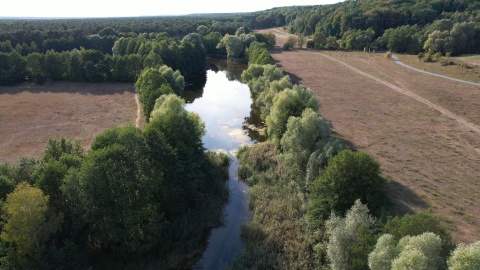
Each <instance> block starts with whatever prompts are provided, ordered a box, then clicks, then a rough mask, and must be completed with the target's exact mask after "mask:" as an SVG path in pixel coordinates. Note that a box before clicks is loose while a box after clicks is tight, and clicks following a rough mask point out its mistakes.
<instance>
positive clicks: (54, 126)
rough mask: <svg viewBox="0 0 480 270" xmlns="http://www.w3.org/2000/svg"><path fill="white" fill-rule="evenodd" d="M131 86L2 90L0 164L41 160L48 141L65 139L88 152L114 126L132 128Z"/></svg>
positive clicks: (50, 85)
mask: <svg viewBox="0 0 480 270" xmlns="http://www.w3.org/2000/svg"><path fill="white" fill-rule="evenodd" d="M136 118H137V104H136V102H135V88H134V86H133V84H106V83H105V84H104V83H101V84H88V83H67V82H55V83H46V84H45V85H34V84H20V85H16V86H8V87H7V86H1V87H0V127H1V128H0V138H1V139H0V163H9V164H15V163H17V162H18V160H19V158H20V157H40V156H41V155H42V154H43V150H44V149H45V146H46V143H47V142H48V139H49V138H51V137H53V138H59V137H61V136H65V137H66V138H68V139H73V140H78V141H80V143H81V145H82V146H83V147H84V148H86V149H88V148H89V146H90V144H91V143H92V141H93V139H94V138H95V137H96V136H97V135H98V134H99V133H101V132H102V131H104V130H105V129H106V128H109V127H112V126H125V125H132V126H133V125H135V120H136Z"/></svg>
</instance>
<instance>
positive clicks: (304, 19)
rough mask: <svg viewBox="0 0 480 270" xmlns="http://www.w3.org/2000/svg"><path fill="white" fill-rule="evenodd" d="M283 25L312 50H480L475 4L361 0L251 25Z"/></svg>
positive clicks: (278, 11) (269, 16)
mask: <svg viewBox="0 0 480 270" xmlns="http://www.w3.org/2000/svg"><path fill="white" fill-rule="evenodd" d="M245 19H247V18H245ZM283 26H285V27H286V28H287V29H288V30H289V31H290V32H291V33H295V34H300V35H305V36H310V37H311V41H310V42H309V43H308V44H307V46H309V47H311V48H316V49H346V50H364V49H375V50H391V51H393V52H399V53H403V52H405V53H410V54H418V53H420V52H425V53H432V54H434V53H441V54H443V55H445V54H446V53H450V54H451V55H459V54H462V53H479V52H480V46H479V45H480V3H479V2H478V1H475V0H422V1H414V0H407V1H396V0H388V1H387V0H357V1H344V2H342V3H338V4H334V5H326V6H310V7H284V8H275V9H272V10H268V11H264V12H261V13H258V14H257V16H256V17H254V18H250V23H249V27H250V28H252V29H259V28H270V27H283Z"/></svg>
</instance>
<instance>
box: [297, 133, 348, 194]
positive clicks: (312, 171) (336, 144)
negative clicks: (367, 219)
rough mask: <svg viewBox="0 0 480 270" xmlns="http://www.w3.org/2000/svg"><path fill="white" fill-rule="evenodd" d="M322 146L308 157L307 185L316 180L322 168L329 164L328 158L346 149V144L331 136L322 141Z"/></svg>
mask: <svg viewBox="0 0 480 270" xmlns="http://www.w3.org/2000/svg"><path fill="white" fill-rule="evenodd" d="M322 144H323V145H322V146H320V148H319V149H317V150H315V151H314V152H313V153H312V154H311V155H310V157H309V158H308V163H307V168H306V172H305V186H306V187H308V186H309V185H310V183H311V182H312V181H313V180H315V179H316V178H317V177H318V175H319V174H320V172H321V170H322V169H323V168H324V167H325V166H326V165H327V162H328V160H329V159H330V158H331V157H333V156H334V155H336V154H338V153H339V152H340V151H342V150H344V149H346V146H345V145H344V144H343V143H342V142H340V141H339V140H338V139H336V138H333V137H330V138H328V139H326V140H324V141H323V142H322Z"/></svg>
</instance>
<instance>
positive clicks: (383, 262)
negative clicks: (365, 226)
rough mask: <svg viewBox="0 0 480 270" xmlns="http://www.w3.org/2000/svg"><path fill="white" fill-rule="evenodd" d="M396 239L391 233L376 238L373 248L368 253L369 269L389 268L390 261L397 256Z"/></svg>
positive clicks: (388, 269) (384, 269) (380, 269)
mask: <svg viewBox="0 0 480 270" xmlns="http://www.w3.org/2000/svg"><path fill="white" fill-rule="evenodd" d="M396 244H397V241H395V238H394V236H393V235H391V234H383V235H382V236H380V238H378V240H377V244H376V245H375V249H374V250H373V251H372V252H371V253H370V254H369V255H368V267H369V268H370V270H390V269H391V268H392V261H393V260H394V259H395V258H396V257H397V256H398V253H399V252H398V249H397V246H396Z"/></svg>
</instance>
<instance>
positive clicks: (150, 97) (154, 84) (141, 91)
mask: <svg viewBox="0 0 480 270" xmlns="http://www.w3.org/2000/svg"><path fill="white" fill-rule="evenodd" d="M166 83H167V80H166V79H165V78H164V77H163V76H162V74H161V73H160V72H159V71H158V69H154V68H147V69H144V70H143V71H142V73H141V74H140V76H139V77H138V79H137V81H136V82H135V88H136V89H137V92H138V95H139V96H140V102H141V103H142V109H143V113H144V115H145V117H146V118H147V119H148V118H149V117H150V112H151V111H152V109H153V106H154V105H155V100H156V99H157V98H159V97H160V96H161V95H162V94H168V93H162V92H160V88H161V87H162V85H163V84H166ZM172 92H173V90H172Z"/></svg>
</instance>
